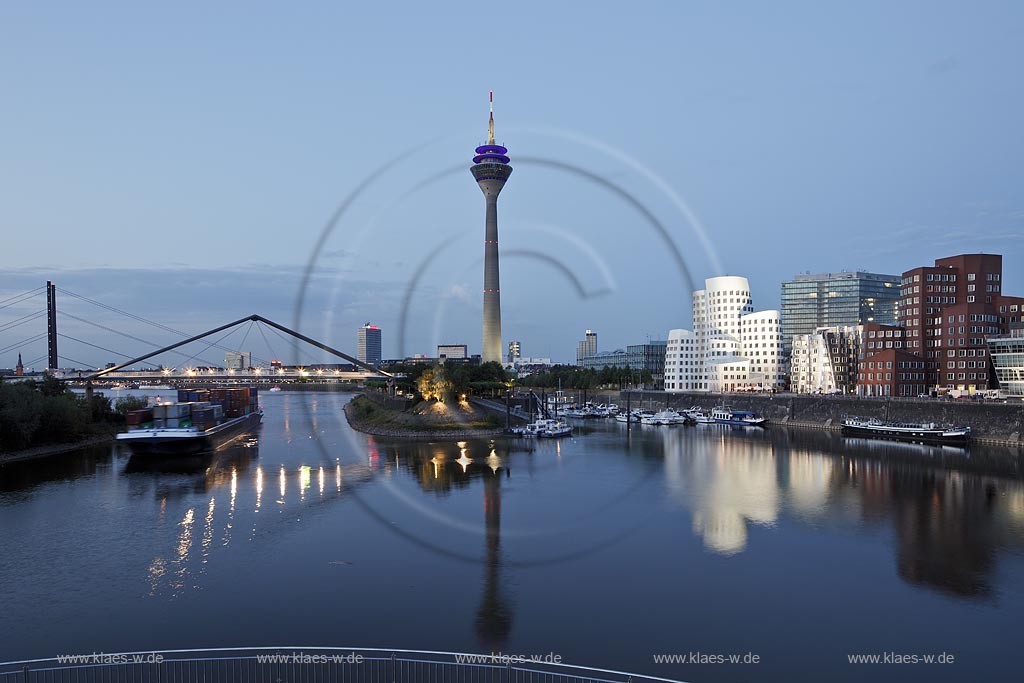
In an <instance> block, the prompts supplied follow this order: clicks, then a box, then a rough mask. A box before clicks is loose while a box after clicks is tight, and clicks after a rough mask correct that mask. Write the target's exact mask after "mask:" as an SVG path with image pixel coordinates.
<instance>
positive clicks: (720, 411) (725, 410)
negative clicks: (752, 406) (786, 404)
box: [711, 406, 767, 427]
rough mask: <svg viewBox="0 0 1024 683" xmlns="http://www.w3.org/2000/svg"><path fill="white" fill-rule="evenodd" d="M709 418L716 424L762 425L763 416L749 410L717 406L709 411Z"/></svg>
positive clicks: (763, 422) (737, 425)
mask: <svg viewBox="0 0 1024 683" xmlns="http://www.w3.org/2000/svg"><path fill="white" fill-rule="evenodd" d="M711 420H712V421H713V422H715V423H717V424H724V425H733V426H735V427H763V426H764V424H765V423H766V422H767V420H765V418H763V417H761V416H760V415H756V414H754V413H752V412H750V411H749V410H733V409H732V408H731V407H730V406H718V407H716V408H714V409H713V410H712V411H711Z"/></svg>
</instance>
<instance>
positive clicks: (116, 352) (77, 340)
mask: <svg viewBox="0 0 1024 683" xmlns="http://www.w3.org/2000/svg"><path fill="white" fill-rule="evenodd" d="M44 336H45V335H44ZM57 336H58V337H60V338H61V339H70V340H71V341H75V342H78V343H79V344H85V345H86V346H91V347H93V348H94V349H99V350H100V351H106V352H107V353H112V354H114V355H115V356H124V357H125V358H131V357H132V356H129V355H128V354H127V353H121V352H120V351H114V350H113V349H108V348H105V347H102V346H98V345H96V344H93V343H92V342H87V341H85V340H82V339H77V338H75V337H72V336H71V335H70V334H64V333H63V332H61V333H59V334H58V335H57ZM143 362H144V363H145V364H146V365H152V366H153V367H154V368H156V367H157V365H156V363H150V362H148V361H143Z"/></svg>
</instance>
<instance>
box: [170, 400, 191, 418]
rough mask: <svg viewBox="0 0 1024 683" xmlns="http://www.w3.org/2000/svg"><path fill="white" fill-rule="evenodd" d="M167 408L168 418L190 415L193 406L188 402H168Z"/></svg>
mask: <svg viewBox="0 0 1024 683" xmlns="http://www.w3.org/2000/svg"><path fill="white" fill-rule="evenodd" d="M166 408H167V419H171V418H175V417H188V415H189V413H190V412H191V411H192V406H190V405H189V404H187V403H168V404H166Z"/></svg>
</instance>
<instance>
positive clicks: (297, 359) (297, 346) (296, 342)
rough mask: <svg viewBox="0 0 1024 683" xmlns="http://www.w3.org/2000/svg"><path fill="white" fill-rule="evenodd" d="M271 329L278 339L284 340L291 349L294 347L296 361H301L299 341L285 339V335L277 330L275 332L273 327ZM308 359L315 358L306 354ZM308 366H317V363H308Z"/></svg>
mask: <svg viewBox="0 0 1024 683" xmlns="http://www.w3.org/2000/svg"><path fill="white" fill-rule="evenodd" d="M269 329H270V331H271V332H273V333H274V334H276V335H277V336H278V337H280V338H281V339H283V340H284V342H285V344H288V345H289V346H291V347H293V348H294V349H295V360H296V361H300V359H299V343H298V340H295V339H288V338H287V337H285V336H284V335H283V334H281V333H280V332H278V331H277V330H275V329H274V328H273V327H271V328H269ZM306 357H307V358H313V356H311V355H309V354H308V353H307V354H306ZM299 365H303V363H302V362H299ZM306 365H316V361H315V360H314V361H313V362H312V363H306Z"/></svg>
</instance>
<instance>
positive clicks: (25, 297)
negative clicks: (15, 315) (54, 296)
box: [0, 287, 46, 309]
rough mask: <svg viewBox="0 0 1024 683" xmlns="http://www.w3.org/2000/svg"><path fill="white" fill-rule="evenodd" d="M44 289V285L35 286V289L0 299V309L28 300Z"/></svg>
mask: <svg viewBox="0 0 1024 683" xmlns="http://www.w3.org/2000/svg"><path fill="white" fill-rule="evenodd" d="M44 289H46V287H36V288H35V289H30V290H29V291H27V292H22V293H21V294H16V295H15V296H12V297H10V298H8V299H4V300H3V301H0V309H3V308H7V307H8V306H14V305H16V304H20V303H21V302H22V301H28V300H29V299H32V298H33V297H37V296H39V295H40V294H42V293H43V290H44ZM14 299H18V301H14ZM7 302H10V303H7Z"/></svg>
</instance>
